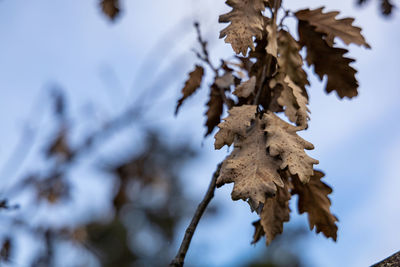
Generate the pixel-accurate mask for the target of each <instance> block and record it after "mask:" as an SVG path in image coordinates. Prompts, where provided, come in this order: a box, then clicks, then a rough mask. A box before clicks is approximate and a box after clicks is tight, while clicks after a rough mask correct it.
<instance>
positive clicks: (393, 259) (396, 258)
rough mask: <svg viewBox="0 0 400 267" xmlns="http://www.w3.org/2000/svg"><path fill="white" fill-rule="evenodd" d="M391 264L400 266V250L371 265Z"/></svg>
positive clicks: (387, 265) (388, 265) (377, 266)
mask: <svg viewBox="0 0 400 267" xmlns="http://www.w3.org/2000/svg"><path fill="white" fill-rule="evenodd" d="M390 266H393V267H395V266H400V251H398V252H396V253H395V254H393V255H392V256H390V257H388V258H386V259H384V260H382V261H380V262H378V263H375V264H374V265H372V266H371V267H390Z"/></svg>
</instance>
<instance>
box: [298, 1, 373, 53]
mask: <svg viewBox="0 0 400 267" xmlns="http://www.w3.org/2000/svg"><path fill="white" fill-rule="evenodd" d="M323 9H324V7H321V8H318V9H314V10H310V9H303V10H300V11H297V12H296V13H295V15H296V17H297V18H298V19H299V20H303V21H307V22H308V23H310V24H311V25H312V26H315V27H316V29H315V30H316V31H317V32H320V33H323V34H326V35H327V38H328V40H331V41H330V42H332V44H333V39H334V38H335V37H339V38H340V39H342V40H343V42H344V43H345V44H347V45H349V44H351V43H353V44H357V45H360V46H365V47H366V48H371V47H370V45H369V44H368V43H367V42H366V41H365V39H364V37H363V36H362V35H361V28H359V27H355V26H353V25H352V23H353V22H354V19H353V18H344V19H339V20H337V19H335V17H336V16H337V15H338V14H339V12H338V11H332V12H328V13H322V10H323Z"/></svg>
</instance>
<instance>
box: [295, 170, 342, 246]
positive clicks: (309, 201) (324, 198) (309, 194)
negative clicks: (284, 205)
mask: <svg viewBox="0 0 400 267" xmlns="http://www.w3.org/2000/svg"><path fill="white" fill-rule="evenodd" d="M322 177H324V174H323V173H322V172H320V171H314V175H313V176H312V177H311V179H310V181H309V182H308V183H307V184H303V183H302V182H301V181H300V180H299V179H297V177H294V178H293V179H292V183H293V186H294V189H293V190H292V194H297V195H298V196H299V200H298V208H299V212H300V213H304V212H307V213H308V222H309V224H310V229H311V230H312V229H313V228H314V227H315V226H316V228H317V233H319V232H322V233H324V235H325V236H326V237H331V238H332V239H333V240H335V241H336V238H337V230H338V227H337V225H336V222H337V221H338V219H337V218H336V216H335V215H333V214H332V213H331V211H330V206H331V201H330V200H329V197H328V195H329V194H330V193H332V189H331V188H330V187H329V186H328V185H326V184H325V183H324V182H322V181H321V178H322Z"/></svg>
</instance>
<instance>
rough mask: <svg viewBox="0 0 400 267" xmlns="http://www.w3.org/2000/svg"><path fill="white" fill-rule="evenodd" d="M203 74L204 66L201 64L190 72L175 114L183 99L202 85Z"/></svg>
mask: <svg viewBox="0 0 400 267" xmlns="http://www.w3.org/2000/svg"><path fill="white" fill-rule="evenodd" d="M203 75H204V68H203V67H202V66H199V65H196V67H195V69H194V70H193V71H192V72H190V73H189V78H188V79H187V81H186V82H185V86H184V87H183V89H182V97H181V98H180V99H179V100H178V104H177V105H176V109H175V115H176V114H177V113H178V111H179V108H180V106H181V105H182V104H183V101H185V99H186V98H188V97H189V96H191V95H192V94H193V93H194V92H196V90H197V89H198V88H199V87H200V85H201V81H202V79H203Z"/></svg>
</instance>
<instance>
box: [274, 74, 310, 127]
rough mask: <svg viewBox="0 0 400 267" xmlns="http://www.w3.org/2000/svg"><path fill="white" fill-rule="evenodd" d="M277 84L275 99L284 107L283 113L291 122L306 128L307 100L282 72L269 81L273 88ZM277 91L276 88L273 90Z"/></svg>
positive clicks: (307, 117)
mask: <svg viewBox="0 0 400 267" xmlns="http://www.w3.org/2000/svg"><path fill="white" fill-rule="evenodd" d="M277 84H279V85H280V86H281V90H279V94H280V95H279V97H277V99H276V101H277V103H278V104H279V105H280V106H281V107H285V115H286V116H287V117H288V118H289V120H290V121H291V122H293V123H296V124H297V125H298V126H300V127H302V128H304V129H305V128H307V121H308V119H309V116H308V112H309V110H308V108H307V104H308V100H307V98H306V97H305V96H304V95H303V94H302V90H301V88H300V87H298V86H297V85H296V84H294V82H293V81H292V80H291V79H290V77H289V76H288V75H286V76H284V74H283V73H278V75H277V76H276V77H275V78H273V79H272V80H271V81H270V87H271V88H275V87H276V86H277ZM275 91H278V90H275Z"/></svg>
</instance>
